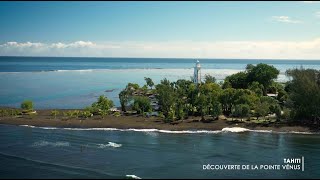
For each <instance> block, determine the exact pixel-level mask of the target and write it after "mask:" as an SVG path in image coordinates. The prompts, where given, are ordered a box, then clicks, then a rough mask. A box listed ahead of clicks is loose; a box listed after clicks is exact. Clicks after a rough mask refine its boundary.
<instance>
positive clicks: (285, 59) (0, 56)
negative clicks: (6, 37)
mask: <svg viewBox="0 0 320 180" xmlns="http://www.w3.org/2000/svg"><path fill="white" fill-rule="evenodd" d="M2 57H26V58H96V59H103V58H115V59H121V58H124V59H190V60H192V59H194V60H197V59H199V60H267V61H270V60H273V61H277V60H281V61H320V58H319V59H287V58H284V59H268V58H259V59H256V58H179V57H120V56H119V57H110V56H109V57H97V56H19V55H14V56H2V55H0V58H2Z"/></svg>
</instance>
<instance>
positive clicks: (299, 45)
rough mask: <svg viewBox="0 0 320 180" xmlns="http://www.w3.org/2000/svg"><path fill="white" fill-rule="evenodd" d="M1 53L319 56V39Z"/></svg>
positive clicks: (21, 48)
mask: <svg viewBox="0 0 320 180" xmlns="http://www.w3.org/2000/svg"><path fill="white" fill-rule="evenodd" d="M0 55H1V56H75V57H163V58H166V57H167V58H244V59H247V58H248V59H259V58H261V59H320V38H317V39H314V40H309V41H213V42H209V41H173V42H166V41H162V42H142V41H136V42H133V41H122V42H104V43H95V42H90V41H76V42H72V43H63V42H58V43H50V44H47V43H40V42H36V43H32V42H26V43H21V42H7V43H4V44H0Z"/></svg>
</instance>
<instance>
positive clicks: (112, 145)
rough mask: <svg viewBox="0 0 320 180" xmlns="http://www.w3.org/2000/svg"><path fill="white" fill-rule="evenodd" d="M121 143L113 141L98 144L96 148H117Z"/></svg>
mask: <svg viewBox="0 0 320 180" xmlns="http://www.w3.org/2000/svg"><path fill="white" fill-rule="evenodd" d="M121 146H122V144H117V143H114V142H108V144H98V148H102V149H103V148H106V147H113V148H119V147H121Z"/></svg>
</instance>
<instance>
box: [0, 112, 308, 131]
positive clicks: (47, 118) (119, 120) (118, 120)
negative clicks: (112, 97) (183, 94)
mask: <svg viewBox="0 0 320 180" xmlns="http://www.w3.org/2000/svg"><path fill="white" fill-rule="evenodd" d="M59 111H61V112H62V111H67V110H59ZM50 112H51V110H37V113H38V115H37V116H35V117H33V118H31V117H29V116H28V115H22V116H18V117H0V124H10V125H31V126H37V127H60V128H118V129H129V128H134V129H161V130H172V131H173V130H174V131H181V130H222V129H223V128H226V127H242V128H247V129H251V130H272V131H277V132H290V131H295V132H314V131H311V130H310V129H309V128H308V127H302V126H288V125H284V124H271V125H267V126H266V125H257V124H253V123H230V122H229V121H226V120H222V119H218V120H214V121H211V122H207V123H204V122H201V121H200V117H189V118H188V119H186V120H183V121H179V123H178V124H170V123H164V122H163V121H162V120H161V119H159V118H158V117H150V118H147V117H141V116H134V115H131V116H119V117H115V116H113V115H108V116H106V117H105V118H104V119H102V118H101V117H100V116H94V117H91V118H88V119H83V118H71V119H65V117H63V116H62V115H59V116H57V117H56V119H54V117H53V116H51V115H50ZM60 114H62V113H60Z"/></svg>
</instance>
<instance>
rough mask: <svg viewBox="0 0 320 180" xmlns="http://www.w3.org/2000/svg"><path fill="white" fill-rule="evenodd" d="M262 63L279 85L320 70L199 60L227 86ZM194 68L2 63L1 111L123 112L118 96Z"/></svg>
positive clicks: (131, 61) (109, 61)
mask: <svg viewBox="0 0 320 180" xmlns="http://www.w3.org/2000/svg"><path fill="white" fill-rule="evenodd" d="M261 62H262V63H267V64H271V65H274V66H275V67H276V68H278V69H279V70H280V75H279V77H278V79H277V81H279V82H285V81H287V80H288V78H287V77H286V76H285V71H286V70H287V69H290V68H300V67H301V66H303V67H304V68H314V69H320V61H311V60H309V61H306V60H245V59H200V63H201V66H202V69H201V75H202V76H204V75H205V74H210V75H212V76H214V77H216V79H217V80H218V81H222V80H223V79H224V78H225V77H226V76H228V75H231V74H234V73H237V72H239V71H243V70H244V69H245V67H246V65H247V64H249V63H251V64H257V63H261ZM194 65H195V59H162V58H75V57H74V58H64V57H0V84H1V88H0V106H9V107H19V106H20V104H21V102H22V101H23V100H25V99H29V100H32V101H33V102H34V105H35V108H37V109H48V108H50V109H51V108H61V109H74V108H84V107H86V106H90V105H91V103H92V102H94V101H95V100H96V99H97V98H98V97H99V96H100V95H105V96H107V97H108V98H110V99H112V100H113V101H114V104H115V105H116V106H120V102H119V98H118V94H119V92H120V91H121V90H122V89H124V88H125V86H126V85H127V83H129V82H132V83H138V84H139V85H140V86H142V85H144V84H145V81H144V77H150V78H152V79H153V81H154V82H155V83H159V82H160V80H162V79H163V78H167V79H169V80H171V81H175V80H177V79H181V78H183V79H190V77H191V76H192V75H193V67H194Z"/></svg>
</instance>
